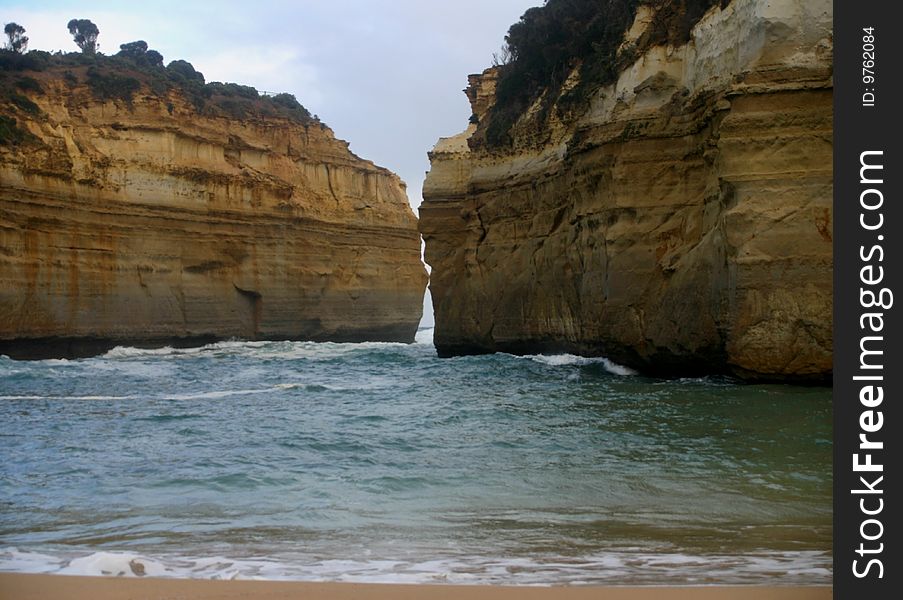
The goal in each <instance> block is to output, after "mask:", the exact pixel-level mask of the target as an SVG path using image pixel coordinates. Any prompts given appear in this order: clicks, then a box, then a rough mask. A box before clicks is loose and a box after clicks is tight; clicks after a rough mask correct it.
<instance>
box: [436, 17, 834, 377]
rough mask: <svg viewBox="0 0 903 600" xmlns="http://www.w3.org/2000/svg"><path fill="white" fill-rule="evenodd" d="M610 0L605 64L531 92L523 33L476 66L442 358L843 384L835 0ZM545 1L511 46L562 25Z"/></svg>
mask: <svg viewBox="0 0 903 600" xmlns="http://www.w3.org/2000/svg"><path fill="white" fill-rule="evenodd" d="M553 4H555V2H554V0H552V1H551V2H549V3H548V4H547V5H546V7H544V8H540V9H531V11H541V10H546V9H548V8H549V7H550V6H552V5H553ZM559 4H563V3H559ZM577 4H579V3H577ZM607 4H608V5H609V7H613V9H614V8H619V9H621V12H618V13H617V14H615V16H613V17H612V18H609V19H607V20H604V19H603V20H601V21H600V22H605V23H609V24H610V23H615V24H617V23H618V22H622V23H623V27H620V28H619V29H617V35H616V36H614V39H613V41H612V40H611V39H609V40H607V41H604V43H603V42H600V41H598V40H599V39H601V38H598V37H597V38H590V39H589V43H594V44H595V45H594V46H592V48H594V50H593V52H597V53H599V52H603V53H604V52H608V54H607V55H606V56H607V62H606V61H598V62H597V63H596V64H595V65H590V64H589V63H588V62H587V61H586V59H582V58H579V59H577V60H573V61H571V62H570V63H568V67H569V69H570V70H564V71H562V70H560V69H559V71H558V73H559V74H558V75H555V74H553V75H552V79H551V80H550V81H551V83H547V84H546V86H545V87H544V88H543V87H541V88H539V89H538V91H536V90H535V89H534V93H532V95H530V94H529V93H527V94H526V95H525V94H523V93H520V94H519V92H518V89H519V88H512V84H511V79H510V77H509V81H507V82H506V81H504V78H505V77H506V69H507V70H508V75H509V76H510V74H511V73H513V72H514V71H515V69H514V68H513V67H512V66H511V65H514V64H516V63H518V61H520V60H523V58H524V56H523V52H525V50H523V49H524V48H525V47H526V44H522V45H521V47H520V49H521V50H522V51H523V52H522V55H521V56H517V55H515V56H514V61H513V62H512V63H510V64H508V65H503V66H501V67H495V68H491V69H487V70H486V71H484V72H483V73H482V74H479V75H472V76H471V77H470V85H469V87H468V89H467V90H466V91H467V95H468V98H469V99H470V100H471V103H472V108H473V113H474V115H473V116H472V117H471V125H470V126H469V127H468V128H467V130H466V131H465V132H464V133H462V134H460V135H458V136H455V137H452V138H447V139H442V140H440V141H439V143H437V144H436V146H435V148H434V149H433V150H432V152H431V153H430V161H431V168H430V172H429V174H428V176H427V179H426V181H425V183H424V188H423V196H424V203H423V205H422V206H421V208H420V218H421V221H420V230H421V232H422V234H423V236H424V239H425V242H426V253H425V257H426V261H427V263H429V264H430V265H431V267H432V272H431V281H430V291H431V293H432V298H433V303H434V306H435V318H436V329H435V335H434V339H435V344H436V347H437V349H438V351H439V353H440V355H443V356H449V355H455V354H467V353H479V352H493V351H506V352H514V353H536V352H573V353H578V354H583V355H605V356H608V357H609V358H611V359H612V360H615V361H618V362H620V363H623V364H626V365H629V366H632V367H635V368H638V369H640V370H642V371H645V372H648V373H652V374H662V375H678V376H686V375H693V374H711V373H721V374H732V375H735V376H739V377H743V378H747V379H757V380H777V381H799V382H828V381H829V380H830V376H831V369H832V353H833V345H832V344H833V340H832V264H833V260H832V193H833V189H832V179H833V175H832V43H833V39H832V4H831V2H830V1H828V0H816V1H814V2H813V1H803V0H767V1H766V0H733V1H722V2H718V1H709V2H705V1H697V2H689V1H688V2H661V1H654V0H653V1H647V2H626V1H620V0H611V1H610V2H608V3H607ZM691 8H692V9H693V11H695V12H692V14H691V10H690V9H691ZM531 11H528V13H527V14H525V16H524V18H523V19H522V21H521V24H520V25H519V27H521V30H517V31H516V30H515V28H514V27H512V30H511V31H510V32H509V40H511V39H515V38H514V37H512V36H514V34H518V35H520V34H522V33H523V31H522V30H523V29H525V28H528V27H534V26H535V27H539V26H540V25H541V24H542V19H545V18H552V17H549V15H548V14H545V15H544V14H542V13H538V12H531ZM613 14H614V13H613ZM553 16H554V15H553ZM615 17H617V18H615ZM619 19H620V21H619ZM536 23H539V24H540V25H536ZM600 31H601V30H600ZM604 31H608V32H609V33H611V30H610V29H608V30H604ZM605 44H608V45H607V46H605ZM558 64H559V65H560V64H564V63H558ZM589 67H593V68H594V69H596V70H593V69H591V68H589ZM606 69H607V71H606ZM520 73H521V75H519V76H520V77H522V78H525V77H526V76H527V75H530V73H531V72H529V71H523V70H522V71H521V72H520ZM523 73H526V74H527V75H523ZM556 77H557V79H556ZM524 80H525V81H529V80H528V79H524ZM588 82H589V83H592V84H593V85H589V84H588ZM593 82H597V83H593ZM516 83H518V82H516ZM503 84H505V86H507V87H505V88H504V89H502V86H503ZM512 89H514V92H512ZM525 89H526V88H525ZM500 90H501V91H503V92H504V96H505V98H507V99H508V103H509V104H511V103H515V101H517V102H521V106H520V107H515V109H516V110H514V111H513V112H512V110H510V106H499V95H500Z"/></svg>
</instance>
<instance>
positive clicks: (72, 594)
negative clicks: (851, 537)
mask: <svg viewBox="0 0 903 600" xmlns="http://www.w3.org/2000/svg"><path fill="white" fill-rule="evenodd" d="M831 597H832V592H831V588H830V587H814V586H813V587H789V586H788V587H727V586H710V587H493V586H450V585H391V584H359V583H307V582H287V581H211V580H199V579H151V578H148V579H134V578H128V579H126V578H115V577H76V576H62V575H30V574H11V573H3V574H0V599H2V600H53V599H56V598H65V599H67V600H120V599H125V598H128V599H129V600H158V599H159V600H163V599H166V600H233V599H239V598H244V599H247V598H264V599H267V600H289V599H291V598H305V599H310V600H363V599H367V600H414V599H417V600H420V599H425V600H451V599H456V598H467V599H468V600H514V599H517V600H550V599H555V600H583V599H589V598H593V599H595V600H652V599H655V600H716V599H722V598H724V599H729V600H826V599H828V598H831Z"/></svg>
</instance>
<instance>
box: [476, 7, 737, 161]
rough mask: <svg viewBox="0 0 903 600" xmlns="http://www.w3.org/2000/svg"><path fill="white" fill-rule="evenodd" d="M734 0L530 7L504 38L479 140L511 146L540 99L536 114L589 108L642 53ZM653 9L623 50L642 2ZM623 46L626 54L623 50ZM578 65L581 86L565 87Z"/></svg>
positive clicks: (681, 38)
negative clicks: (637, 36)
mask: <svg viewBox="0 0 903 600" xmlns="http://www.w3.org/2000/svg"><path fill="white" fill-rule="evenodd" d="M729 3H730V0H546V2H545V5H544V6H541V7H536V8H531V9H529V10H528V11H527V12H525V13H524V14H523V16H522V17H521V18H520V21H518V22H517V23H515V24H514V25H512V26H511V28H510V29H509V30H508V34H507V35H506V36H505V46H504V48H503V54H504V55H505V56H506V57H507V62H506V63H505V64H502V65H500V67H499V69H500V71H499V81H498V87H497V88H496V102H495V104H494V105H493V107H492V108H491V110H490V112H489V115H488V119H484V122H483V123H481V124H480V128H479V130H478V132H477V135H475V136H474V138H473V139H474V142H475V143H477V144H481V143H484V144H485V145H486V146H489V147H499V146H507V145H510V144H511V143H512V141H513V140H512V138H511V128H512V126H513V125H514V123H515V122H517V120H518V119H519V118H520V117H521V115H523V114H524V112H526V110H527V109H528V108H529V107H530V106H531V105H532V104H533V103H534V102H536V101H537V100H538V99H540V98H541V102H540V107H539V108H540V111H539V115H538V118H539V119H540V120H541V121H544V120H545V119H546V117H547V116H548V115H549V111H550V110H551V109H552V107H553V106H556V105H557V109H558V111H559V116H560V117H562V118H566V117H567V116H568V115H569V114H572V113H576V112H577V111H579V110H581V109H583V108H585V107H586V104H587V102H588V101H589V99H590V98H591V96H592V94H593V93H594V92H595V91H596V90H597V89H599V87H601V86H604V85H607V84H609V83H612V82H613V81H614V80H615V79H616V78H617V75H618V73H619V72H620V71H621V70H622V69H623V68H625V67H626V66H627V65H629V64H630V62H631V61H632V60H633V59H634V58H635V57H636V56H638V55H639V54H640V53H641V52H642V50H644V49H645V48H649V47H651V46H654V45H658V44H675V45H676V44H681V43H683V42H685V41H686V40H688V39H689V36H690V30H691V29H692V28H693V26H694V25H695V24H696V23H697V22H698V21H699V19H700V18H701V17H702V16H703V15H704V14H705V13H706V11H707V10H709V9H710V8H711V7H713V6H715V5H716V4H720V5H721V6H726V5H727V4H729ZM643 5H645V6H649V7H650V8H651V9H652V10H653V14H654V17H653V22H652V27H650V28H649V30H648V31H647V33H646V34H644V35H643V36H642V37H641V38H640V39H639V40H637V42H636V44H635V46H634V47H630V48H620V47H621V45H622V43H623V41H624V34H625V32H626V31H627V30H628V29H629V27H630V25H631V24H632V23H633V20H634V18H635V17H636V13H637V10H638V8H639V7H640V6H643ZM619 48H620V49H621V52H620V54H619V52H618V51H619ZM575 69H577V70H578V74H579V81H578V83H577V84H576V85H575V86H574V87H573V88H571V89H569V90H568V91H566V92H565V93H564V94H562V86H563V85H564V83H565V81H566V80H567V79H568V77H569V76H570V74H571V73H572V72H573V71H574V70H575Z"/></svg>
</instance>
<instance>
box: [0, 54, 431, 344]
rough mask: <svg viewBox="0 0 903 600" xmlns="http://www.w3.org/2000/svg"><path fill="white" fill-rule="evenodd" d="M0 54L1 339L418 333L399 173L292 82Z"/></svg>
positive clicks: (361, 337) (413, 251)
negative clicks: (219, 80) (310, 104)
mask: <svg viewBox="0 0 903 600" xmlns="http://www.w3.org/2000/svg"><path fill="white" fill-rule="evenodd" d="M32 54H34V53H32ZM8 55H9V53H7V57H6V58H7V59H9V60H8V61H7V63H10V62H15V61H18V62H16V63H15V64H13V65H12V67H10V68H8V69H7V70H6V71H0V75H2V77H3V78H4V80H3V86H4V87H5V88H6V89H5V90H4V92H6V94H5V96H4V97H3V98H2V100H3V102H0V119H2V122H0V142H2V143H0V354H8V355H11V356H13V357H42V356H79V355H89V354H94V353H97V352H102V351H105V350H106V349H109V348H111V347H113V346H115V345H119V344H139V345H163V344H196V343H201V342H207V341H213V340H219V339H227V338H233V337H234V338H241V339H251V340H261V339H296V340H318V341H324V340H331V341H365V340H377V341H405V342H411V341H413V338H414V334H415V332H416V329H417V325H418V323H419V321H420V317H421V312H422V299H423V292H424V289H425V286H426V279H427V276H426V272H425V269H424V267H423V265H422V263H421V261H420V238H419V235H418V232H417V224H416V223H417V221H416V218H415V216H414V214H413V212H412V210H411V208H410V206H409V205H408V201H407V196H406V194H405V188H404V184H403V183H402V182H401V180H400V179H399V178H398V177H397V176H396V175H394V174H393V173H391V172H389V171H388V170H386V169H383V168H380V167H377V166H375V165H373V163H371V162H369V161H366V160H362V159H360V158H358V157H357V156H355V155H354V154H352V153H351V152H350V151H349V149H348V144H347V143H346V142H343V141H341V140H338V139H336V138H335V137H334V135H333V133H332V131H331V130H330V129H329V128H328V127H326V126H325V125H323V124H322V123H320V122H319V120H317V119H316V118H312V117H311V116H310V115H309V113H307V111H306V110H304V109H303V107H301V106H300V105H299V104H297V102H295V100H294V97H289V96H288V95H281V97H277V98H276V99H275V101H273V100H274V99H272V98H270V99H268V98H265V97H258V94H257V92H256V90H253V88H247V87H244V86H236V85H234V84H225V85H224V84H212V85H213V87H211V84H207V85H206V86H205V85H204V82H203V77H202V76H200V74H196V75H197V76H199V77H200V82H198V81H192V82H189V83H186V84H185V85H181V86H179V85H172V84H171V81H170V79H167V78H166V77H167V75H166V71H165V70H162V69H163V68H162V66H161V67H159V70H156V71H153V70H148V69H144V70H143V71H142V70H141V69H136V70H131V71H130V70H129V68H128V65H127V63H125V62H123V61H122V60H120V59H114V58H110V57H93V58H87V57H73V55H68V57H63V58H59V57H55V58H54V57H50V56H49V55H47V54H46V53H43V55H41V53H38V55H37V56H38V58H39V59H41V60H39V61H38V63H39V64H37V65H32V63H34V62H35V61H34V60H33V57H31V58H29V57H27V56H26V57H25V58H22V59H18V58H16V57H10V56H8ZM26 59H27V60H26ZM23 61H25V62H24V65H25V66H24V67H23ZM179 62H181V61H179ZM60 63H65V64H60ZM184 64H187V63H184ZM29 65H31V66H34V68H33V69H29V68H27V67H28V66H29ZM7 66H9V64H7ZM183 71H184V69H183ZM193 73H194V70H193V69H190V72H188V75H190V76H191V77H194V75H192V74H193ZM179 77H181V75H179ZM186 81H187V80H186ZM251 92H253V93H251ZM289 98H290V99H289Z"/></svg>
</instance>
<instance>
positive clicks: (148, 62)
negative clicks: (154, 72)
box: [116, 40, 163, 67]
mask: <svg viewBox="0 0 903 600" xmlns="http://www.w3.org/2000/svg"><path fill="white" fill-rule="evenodd" d="M116 56H123V57H125V58H129V59H131V60H133V61H134V62H135V63H136V64H138V65H141V66H151V67H162V66H163V55H162V54H160V53H159V52H157V51H156V50H148V49H147V42H145V41H144V40H138V41H137V42H129V43H127V44H120V45H119V53H118V54H116Z"/></svg>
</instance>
